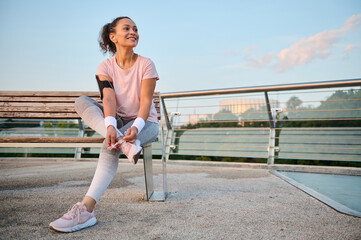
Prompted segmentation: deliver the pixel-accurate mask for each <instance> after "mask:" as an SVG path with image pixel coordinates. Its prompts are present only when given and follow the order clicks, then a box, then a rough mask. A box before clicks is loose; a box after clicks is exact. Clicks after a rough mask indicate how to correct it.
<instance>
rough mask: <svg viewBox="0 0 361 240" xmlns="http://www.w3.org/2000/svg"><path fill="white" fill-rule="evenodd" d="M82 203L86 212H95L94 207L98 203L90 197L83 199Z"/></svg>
mask: <svg viewBox="0 0 361 240" xmlns="http://www.w3.org/2000/svg"><path fill="white" fill-rule="evenodd" d="M82 203H83V204H84V205H85V207H86V210H87V211H88V212H93V210H94V207H95V204H96V201H95V200H94V199H93V198H91V197H89V196H85V197H84V198H83V201H82Z"/></svg>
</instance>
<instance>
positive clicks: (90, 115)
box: [75, 96, 159, 202]
mask: <svg viewBox="0 0 361 240" xmlns="http://www.w3.org/2000/svg"><path fill="white" fill-rule="evenodd" d="M75 110H76V112H77V113H78V114H79V116H80V117H81V118H82V119H83V121H84V123H85V124H86V125H88V126H89V127H91V128H92V129H93V130H94V131H96V132H97V133H99V134H100V135H102V136H103V137H104V138H105V137H106V133H107V129H106V128H105V125H104V113H103V106H102V105H101V104H99V103H98V102H96V101H95V100H93V99H92V98H89V97H86V96H81V97H79V98H77V99H76V100H75ZM116 119H117V125H118V126H117V128H118V129H119V130H120V132H121V133H122V134H124V133H125V131H126V130H127V129H128V128H129V127H131V126H132V124H133V122H134V119H133V120H130V121H127V120H124V119H122V118H120V117H119V116H118V115H117V116H116ZM158 131H159V129H158V124H157V123H153V122H150V121H146V122H145V126H144V128H143V130H142V131H141V132H140V133H139V134H138V140H139V141H140V145H144V144H146V143H149V142H152V141H154V140H155V139H156V138H157V136H158ZM120 153H121V152H120V150H116V149H114V150H107V149H106V147H105V141H104V142H103V145H102V148H101V150H100V155H99V160H98V166H97V168H96V171H95V174H94V177H93V181H92V183H91V184H90V187H89V190H88V192H87V193H86V196H90V197H91V198H93V199H94V200H95V201H96V202H98V201H99V199H100V197H101V195H102V194H103V193H104V191H105V190H106V189H107V187H108V186H109V184H110V182H111V181H112V179H113V177H114V176H115V173H116V172H117V169H118V163H119V155H120Z"/></svg>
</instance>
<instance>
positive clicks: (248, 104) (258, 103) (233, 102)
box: [219, 98, 279, 114]
mask: <svg viewBox="0 0 361 240" xmlns="http://www.w3.org/2000/svg"><path fill="white" fill-rule="evenodd" d="M270 104H271V107H278V106H279V102H278V101H277V100H273V99H270ZM264 107H266V101H265V99H263V98H238V99H229V100H222V101H220V102H219V111H220V112H222V111H225V110H227V111H230V112H232V113H233V114H241V113H244V112H246V111H247V110H249V109H251V108H252V109H254V110H256V111H257V110H261V109H262V108H264Z"/></svg>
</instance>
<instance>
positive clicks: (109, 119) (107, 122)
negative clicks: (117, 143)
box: [104, 116, 117, 129]
mask: <svg viewBox="0 0 361 240" xmlns="http://www.w3.org/2000/svg"><path fill="white" fill-rule="evenodd" d="M104 124H105V127H106V128H108V127H109V126H113V127H114V128H115V129H117V120H115V117H112V116H108V117H106V118H104Z"/></svg>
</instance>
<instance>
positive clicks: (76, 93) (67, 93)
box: [0, 91, 99, 97]
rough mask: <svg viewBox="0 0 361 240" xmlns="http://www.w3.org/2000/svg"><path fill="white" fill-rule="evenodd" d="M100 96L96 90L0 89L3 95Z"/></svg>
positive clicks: (0, 93)
mask: <svg viewBox="0 0 361 240" xmlns="http://www.w3.org/2000/svg"><path fill="white" fill-rule="evenodd" d="M82 95H84V96H88V97H99V92H96V91H89V92H84V91H0V96H1V97H16V96H18V97H36V96H39V97H79V96H82Z"/></svg>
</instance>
